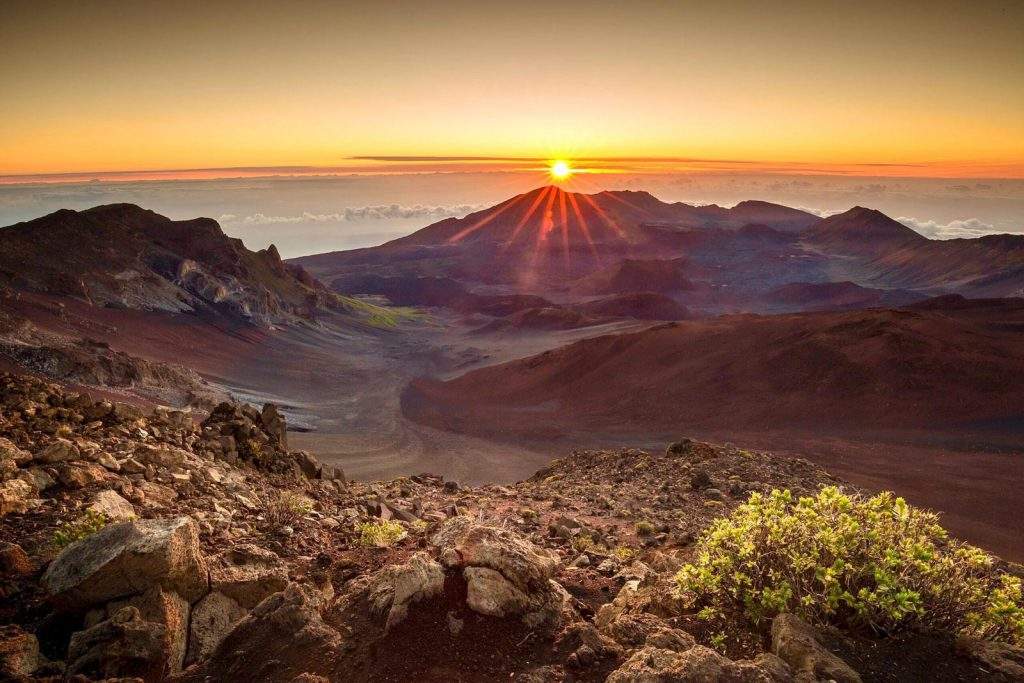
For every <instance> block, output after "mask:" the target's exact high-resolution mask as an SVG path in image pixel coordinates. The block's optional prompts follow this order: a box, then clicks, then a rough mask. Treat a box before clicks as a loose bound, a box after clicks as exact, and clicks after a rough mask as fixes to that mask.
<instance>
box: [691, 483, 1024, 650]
mask: <svg viewBox="0 0 1024 683" xmlns="http://www.w3.org/2000/svg"><path fill="white" fill-rule="evenodd" d="M676 582H677V584H678V589H679V595H680V597H681V598H682V600H683V603H684V604H685V605H687V606H688V607H698V608H699V607H703V608H704V609H702V610H701V612H700V614H701V616H702V618H708V617H709V616H715V615H717V616H720V617H721V616H724V615H725V614H727V613H732V612H735V611H739V612H740V613H742V614H743V615H744V616H745V617H746V618H747V619H749V620H751V621H752V622H754V623H755V624H758V623H761V622H763V621H765V620H767V619H770V618H771V617H773V616H775V615H776V614H779V613H780V612H793V613H795V614H797V615H799V616H800V617H802V618H804V619H806V620H807V621H810V622H812V623H819V624H821V623H830V624H833V625H836V626H842V627H846V628H851V629H870V630H872V631H874V632H875V633H881V634H888V633H891V632H894V631H897V630H899V629H904V628H919V629H924V630H934V631H944V632H949V633H963V634H966V635H973V636H977V637H982V638H988V639H994V640H1006V641H1011V642H1016V643H1024V600H1022V597H1021V581H1020V579H1019V578H1017V577H1013V576H1010V575H1008V574H1005V573H1001V572H997V571H995V570H994V568H993V559H992V557H991V556H989V555H987V554H986V553H984V552H982V551H981V550H979V549H978V548H975V547H973V546H970V545H967V544H965V543H961V542H958V541H954V540H950V539H949V538H948V537H947V534H946V531H945V530H944V529H943V528H942V527H941V526H940V525H939V524H938V517H937V516H936V515H935V514H934V513H931V512H927V511H924V510H919V509H916V508H913V507H911V506H910V505H907V503H906V502H905V501H904V500H903V499H902V498H897V497H895V496H894V495H893V494H891V493H882V494H879V495H877V496H874V497H872V498H864V497H861V496H857V495H845V494H843V493H842V492H840V491H839V489H837V488H836V487H825V488H823V489H821V491H820V492H819V493H818V494H817V495H816V496H815V497H813V498H812V497H804V498H800V499H799V500H797V501H795V502H794V500H793V496H792V494H791V493H790V492H789V491H777V490H776V491H773V492H772V493H771V495H769V496H767V497H765V496H762V495H760V494H758V493H754V494H752V495H751V497H750V500H749V501H748V502H747V503H746V504H744V505H741V506H740V507H739V508H737V509H736V510H735V511H734V512H733V513H732V515H731V516H730V517H727V518H722V519H719V520H716V521H715V522H714V523H713V524H712V525H711V527H710V528H709V529H708V530H707V531H706V532H705V533H704V534H703V535H702V537H701V538H700V540H699V541H698V548H697V555H696V558H695V560H694V561H693V562H692V563H690V564H687V565H684V566H683V568H682V569H681V570H680V571H679V573H678V574H677V575H676Z"/></svg>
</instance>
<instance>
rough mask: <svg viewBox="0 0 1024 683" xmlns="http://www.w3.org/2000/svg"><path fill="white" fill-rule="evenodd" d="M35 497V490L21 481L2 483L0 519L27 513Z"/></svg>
mask: <svg viewBox="0 0 1024 683" xmlns="http://www.w3.org/2000/svg"><path fill="white" fill-rule="evenodd" d="M35 497H36V490H35V489H34V488H33V487H32V486H31V485H30V484H29V483H28V482H26V481H24V480H22V479H11V480H9V481H5V482H3V483H2V484H0V517H3V516H4V515H8V514H11V513H23V512H27V511H28V509H29V508H30V507H31V506H32V501H33V500H34V499H35Z"/></svg>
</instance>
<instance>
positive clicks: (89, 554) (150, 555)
mask: <svg viewBox="0 0 1024 683" xmlns="http://www.w3.org/2000/svg"><path fill="white" fill-rule="evenodd" d="M42 585H43V587H44V588H45V589H46V590H47V591H48V592H49V594H50V596H51V598H52V600H53V601H54V603H55V604H57V605H58V606H59V607H62V608H64V609H70V610H84V609H87V608H89V607H92V606H94V605H99V604H103V603H106V602H109V601H111V600H116V599H118V598H123V597H127V596H131V595H138V594H139V593H142V592H144V591H146V590H148V589H149V588H151V587H152V586H154V585H159V586H161V587H163V588H165V589H167V590H169V591H173V592H175V593H177V594H178V595H180V596H181V597H183V598H184V599H185V600H187V601H188V602H189V603H192V602H195V601H196V600H198V599H199V598H200V597H202V596H203V595H204V594H205V593H206V592H207V589H208V586H209V577H208V575H207V568H206V562H205V560H204V559H203V556H202V554H201V553H200V550H199V538H198V534H197V530H196V525H195V523H194V522H193V521H192V520H191V519H190V518H188V517H178V518H176V519H166V520H160V519H155V520H139V521H134V522H125V523H122V524H114V525H111V526H107V527H105V528H103V529H101V530H100V531H98V532H96V533H95V534H92V535H91V536H87V537H86V538H83V539H82V540H80V541H78V542H76V543H73V544H71V545H70V546H68V547H67V548H65V549H64V551H63V552H61V554H60V555H58V556H57V558H56V559H55V560H54V561H53V562H51V563H50V566H49V567H48V568H47V570H46V573H45V574H44V575H43V578H42Z"/></svg>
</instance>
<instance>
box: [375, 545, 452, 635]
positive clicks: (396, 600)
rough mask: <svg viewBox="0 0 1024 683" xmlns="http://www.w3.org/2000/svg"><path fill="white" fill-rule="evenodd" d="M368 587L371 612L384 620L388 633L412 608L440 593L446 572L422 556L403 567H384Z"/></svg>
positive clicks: (410, 559)
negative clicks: (415, 604) (417, 603)
mask: <svg viewBox="0 0 1024 683" xmlns="http://www.w3.org/2000/svg"><path fill="white" fill-rule="evenodd" d="M365 583H366V585H365V586H364V587H363V589H364V591H365V593H366V595H367V596H368V598H369V603H370V606H371V609H372V610H373V612H374V614H376V615H377V616H378V617H384V630H385V631H387V630H390V629H391V628H392V627H393V626H396V625H398V624H399V623H401V622H402V620H404V619H405V617H406V615H407V614H408V612H409V606H410V605H412V604H413V603H416V602H419V601H420V600H425V599H427V598H431V597H434V596H435V595H439V594H440V593H441V591H442V590H443V589H444V569H443V568H442V567H441V565H440V564H438V563H437V562H435V561H434V560H433V559H432V558H431V557H430V556H429V555H428V554H427V553H424V552H419V553H416V554H415V555H413V556H412V557H411V558H409V561H408V562H406V563H404V564H397V565H395V564H393V565H388V566H386V567H384V568H383V569H381V570H380V571H379V572H377V573H376V574H374V575H373V576H372V577H370V578H369V579H367V580H366V582H365Z"/></svg>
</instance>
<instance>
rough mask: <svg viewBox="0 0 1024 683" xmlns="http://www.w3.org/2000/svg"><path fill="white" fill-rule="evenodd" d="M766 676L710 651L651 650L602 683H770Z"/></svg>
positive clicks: (749, 665) (643, 651)
mask: <svg viewBox="0 0 1024 683" xmlns="http://www.w3.org/2000/svg"><path fill="white" fill-rule="evenodd" d="M771 680H772V679H771V678H770V677H769V675H768V674H767V673H766V672H764V671H762V670H761V669H760V668H758V667H757V666H755V665H754V664H752V663H750V662H734V661H732V660H730V659H726V658H725V657H723V656H722V655H720V654H718V653H717V652H715V651H714V650H711V649H709V648H706V647H704V646H702V645H694V646H693V647H691V648H690V649H689V650H686V651H685V652H673V651H671V650H661V649H658V648H654V647H645V648H643V649H641V650H637V651H636V652H634V653H633V655H632V656H631V657H630V658H629V659H627V660H626V662H625V663H624V664H623V665H622V666H620V667H619V668H618V669H616V670H615V671H613V672H612V674H611V675H610V676H608V679H607V681H606V683H684V682H686V681H694V682H697V681H701V682H705V681H706V682H707V683H712V682H714V683H771Z"/></svg>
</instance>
